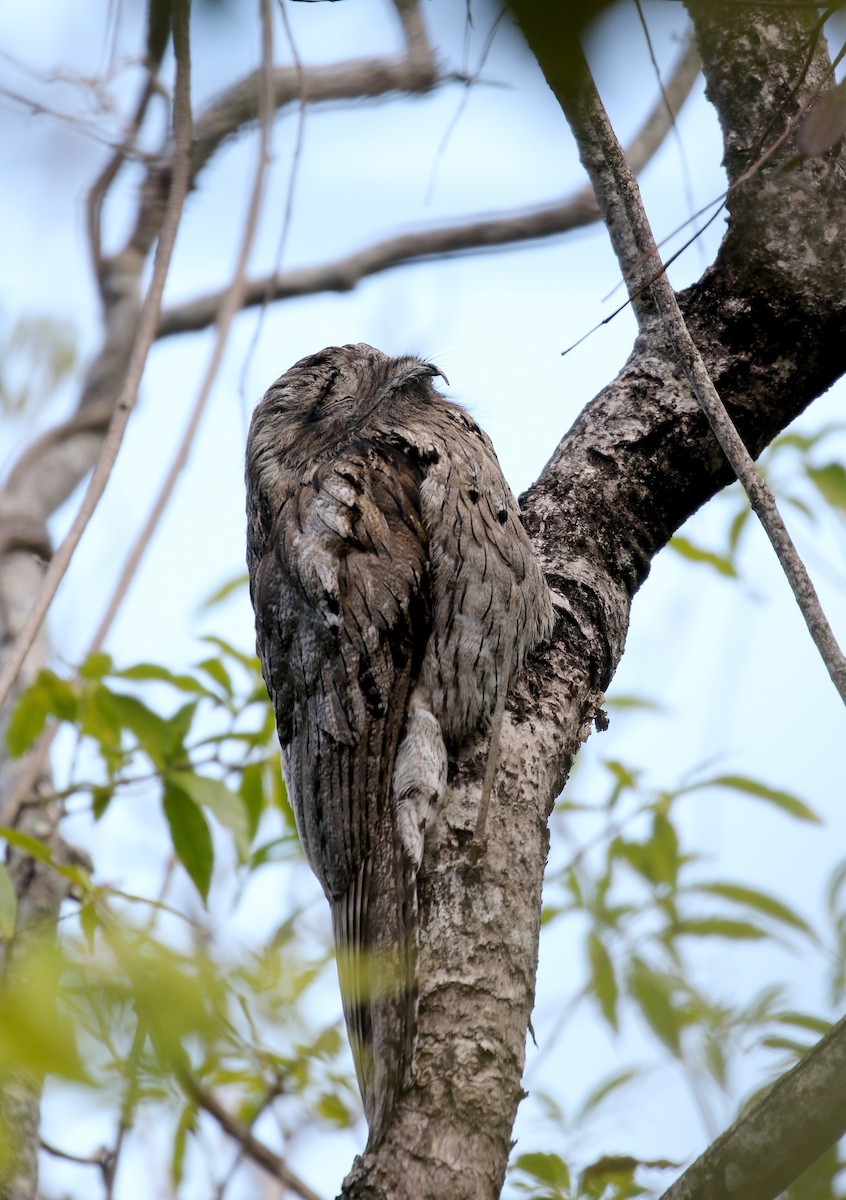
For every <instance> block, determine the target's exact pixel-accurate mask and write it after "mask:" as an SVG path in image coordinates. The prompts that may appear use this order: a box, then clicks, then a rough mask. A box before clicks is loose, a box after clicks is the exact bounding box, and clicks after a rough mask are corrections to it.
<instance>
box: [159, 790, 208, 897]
mask: <svg viewBox="0 0 846 1200" xmlns="http://www.w3.org/2000/svg"><path fill="white" fill-rule="evenodd" d="M162 803H163V806H164V814H165V817H166V818H167V823H168V825H169V826H170V836H171V840H172V842H173V849H174V850H175V852H176V856H177V858H178V859H179V861H180V862H181V863H182V865H183V866H184V868H185V870H186V871H187V872H188V875H189V876H190V878H191V881H192V883H193V884H194V886H195V887H196V889H197V891H198V892H199V893H200V895H201V896H202V898H203V903H205V902H206V900H207V899H208V894H209V887H210V885H211V877H212V870H213V868H214V847H213V845H212V838H211V833H210V831H209V826H208V822H207V821H206V818H205V817H204V816H203V813H202V810H201V809H200V808H199V807H198V805H197V804H195V803H194V801H193V800H192V799H191V797H190V796H189V795H188V793H187V792H185V791H183V790H182V788H180V787H177V786H176V785H175V784H174V783H173V782H171V781H168V782H166V784H165V790H164V797H163V800H162Z"/></svg>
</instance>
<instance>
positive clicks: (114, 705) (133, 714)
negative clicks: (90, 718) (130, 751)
mask: <svg viewBox="0 0 846 1200" xmlns="http://www.w3.org/2000/svg"><path fill="white" fill-rule="evenodd" d="M103 691H104V693H105V695H104V696H103V698H102V700H101V703H103V704H104V705H108V707H109V709H110V710H111V713H112V714H113V716H114V718H115V719H116V720H118V721H119V722H120V724H121V727H122V728H124V729H126V730H128V732H129V733H131V734H133V736H134V737H135V739H136V741H137V743H138V746H139V748H140V749H141V750H143V752H144V753H145V754H146V755H147V757H148V758H149V759H150V761H151V762H152V763H153V765H154V766H156V767H163V766H164V764H165V758H166V755H165V746H166V744H167V728H166V722H165V721H164V719H163V718H162V717H160V716H159V714H158V713H155V712H153V710H152V709H151V708H149V707H148V706H147V705H146V704H144V703H143V701H141V700H139V699H138V697H137V696H129V695H127V694H126V693H125V692H113V691H111V690H110V689H106V688H104V689H103Z"/></svg>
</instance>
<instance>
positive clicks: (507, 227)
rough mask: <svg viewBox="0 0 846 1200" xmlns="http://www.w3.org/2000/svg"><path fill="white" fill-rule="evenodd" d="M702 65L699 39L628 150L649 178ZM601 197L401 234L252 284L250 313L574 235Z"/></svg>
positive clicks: (171, 315)
mask: <svg viewBox="0 0 846 1200" xmlns="http://www.w3.org/2000/svg"><path fill="white" fill-rule="evenodd" d="M699 69H700V61H699V54H698V52H697V50H696V46H695V43H694V41H693V40H692V39H691V40H690V41H689V42H688V44H687V46H686V47H685V49H684V51H683V53H682V55H681V56H680V58H679V60H678V62H677V63H676V65H675V68H674V70H673V72H672V75H671V77H670V79H669V81H668V82H667V84H666V86H665V88H664V94H663V95H662V96H660V97H659V98H658V100H657V101H656V103H655V105H654V107H653V109H652V111H651V112H650V113H649V115H648V117H647V119H646V120H645V121H644V123H643V125H642V127H641V129H640V130H639V131H638V133H637V134H636V135H635V137H634V139H633V140H632V142H631V144H630V145H629V147H628V150H627V154H628V157H629V162H630V163H631V165H632V169H633V170H634V171H641V170H643V168H644V167H645V166H646V165H647V163H649V162H650V160H651V159H652V157H653V156H654V154H655V153H656V151H657V150H658V149H659V148H660V147H661V145H662V144H663V142H664V139H665V138H666V136H667V133H668V132H669V130H670V129H671V127H672V121H673V119H674V116H675V114H677V113H678V112H679V110H680V109H681V106H682V105H683V104H684V102H685V100H686V99H687V97H688V96H689V95H690V92H691V89H692V87H693V84H694V83H695V81H696V78H697V76H698V74H699ZM599 216H600V213H599V207H598V205H597V203H596V197H595V195H594V193H593V189H592V188H591V187H590V186H586V187H584V188H581V189H580V190H579V191H577V192H576V193H575V194H574V195H572V196H570V197H568V198H567V199H565V200H563V201H558V202H556V203H555V204H552V205H549V206H547V207H544V208H538V209H534V210H530V211H527V212H522V213H520V212H516V213H515V212H510V213H508V214H506V215H504V216H491V217H486V218H481V219H478V220H475V221H468V222H463V223H459V224H455V225H447V226H444V227H442V228H440V229H428V230H420V231H417V232H413V233H407V234H399V235H397V236H395V237H390V238H386V239H384V240H383V241H381V242H376V243H375V244H373V245H371V246H367V247H365V248H364V249H362V250H358V251H356V252H355V253H354V254H350V255H347V256H345V257H344V258H339V259H336V260H335V261H334V262H331V263H325V264H323V265H321V266H316V267H301V268H298V269H295V270H291V271H285V272H282V273H280V274H276V275H270V276H264V277H263V278H260V279H254V280H251V281H250V282H249V283H248V284H247V287H246V290H245V294H244V305H245V307H252V306H255V305H260V304H265V303H267V301H268V299H270V300H290V299H292V298H294V297H296V296H307V295H314V294H315V293H318V292H327V291H334V292H346V291H350V290H352V288H354V287H355V286H356V284H357V283H359V282H360V281H361V280H362V279H365V278H367V277H368V276H370V275H376V274H378V273H379V272H381V271H386V270H391V269H393V268H395V267H400V266H405V265H406V264H408V263H411V262H419V261H421V260H424V259H431V258H442V257H446V256H447V255H450V254H457V253H460V252H461V251H469V250H489V249H494V248H501V247H508V246H511V245H515V244H517V243H519V242H523V241H531V240H534V239H537V238H545V237H551V236H553V235H554V234H559V233H567V232H569V231H571V230H573V229H579V228H582V227H584V226H585V225H591V224H593V223H594V222H595V221H597V220H599ZM223 294H225V293H223V292H212V293H209V294H208V295H205V296H200V297H198V298H197V299H196V300H189V301H187V302H186V303H184V304H179V305H175V306H174V307H172V308H169V309H166V310H165V312H164V313H163V314H162V320H161V324H160V326H159V337H170V336H172V335H174V334H177V333H187V332H190V331H193V330H198V329H205V328H206V327H207V326H208V325H210V324H211V323H212V321H214V319H215V313H216V312H217V309H218V306H219V304H220V301H221V297H222V295H223Z"/></svg>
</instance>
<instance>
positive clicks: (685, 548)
mask: <svg viewBox="0 0 846 1200" xmlns="http://www.w3.org/2000/svg"><path fill="white" fill-rule="evenodd" d="M667 544H668V545H669V547H670V549H671V550H675V552H676V553H677V554H680V555H681V556H682V558H686V559H688V561H689V562H695V563H701V564H702V565H703V566H708V567H713V569H714V570H715V571H716V572H717V573H718V574H719V575H725V576H727V577H728V578H730V579H736V578H737V571H736V570H735V569H734V565H733V563H732V562H731V559H729V558H726V557H725V555H722V554H715V553H714V552H713V551H712V550H703V549H702V547H701V546H695V545H694V544H693V542H691V541H688V539H687V538H686V537H682V536H681V535H680V534H676V536H675V537H672V538H670V540H669V542H668V543H667Z"/></svg>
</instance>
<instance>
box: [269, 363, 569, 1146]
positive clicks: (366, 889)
mask: <svg viewBox="0 0 846 1200" xmlns="http://www.w3.org/2000/svg"><path fill="white" fill-rule="evenodd" d="M438 375H440V376H442V377H443V373H442V372H441V371H439V369H438V368H437V367H435V366H433V365H432V364H431V363H427V362H424V361H422V360H421V359H419V358H415V357H403V358H391V357H389V356H388V355H386V354H382V353H381V352H380V351H379V350H375V349H374V348H373V347H372V346H367V345H363V344H361V345H348V346H330V347H328V348H327V349H325V350H321V351H320V352H319V353H318V354H313V355H310V356H309V357H308V358H303V359H301V360H300V361H299V362H298V363H296V364H295V365H294V366H293V367H291V369H290V370H289V371H286V373H285V374H284V375H282V376H281V377H280V378H279V379H277V381H276V382H275V383H274V384H273V385H272V387H271V388H270V389H269V390H268V392H267V394H266V395H265V396H264V398H263V399H262V401H261V402H260V404H259V405H258V407H257V408H256V410H255V413H254V415H253V419H252V425H251V427H250V434H249V441H248V447H247V468H246V479H247V561H248V566H249V573H250V594H251V597H252V601H253V607H254V609H255V615H256V637H257V648H258V655H259V658H260V659H261V665H262V672H263V674H264V679H265V682H266V684H267V688H268V691H269V693H270V697H271V700H272V702H273V706H274V709H275V711H276V720H277V726H278V730H279V740H280V742H281V744H282V762H283V768H284V774H285V779H286V782H287V786H288V791H289V795H290V798H291V802H292V805H293V808H294V813H295V815H296V820H297V827H298V830H299V834H300V838H301V840H302V844H303V849H304V851H305V856H306V858H307V859H308V862H309V864H310V865H311V868H312V870H313V871H314V873H315V874H316V875H317V878H318V879H319V880H320V883H321V885H322V887H323V890H324V892H325V893H326V896H327V898H328V900H329V903H330V905H331V908H332V917H333V924H334V933H335V945H336V950H337V955H338V970H339V977H340V982H341V991H342V996H343V1003H344V1013H345V1016H346V1021H347V1029H348V1032H349V1035H350V1041H351V1043H352V1049H353V1056H354V1059H355V1065H356V1072H357V1075H358V1081H359V1086H360V1088H361V1093H362V1097H363V1100H364V1109H365V1113H366V1115H367V1121H368V1125H369V1127H370V1138H369V1145H371V1146H372V1145H374V1144H376V1143H378V1141H379V1140H380V1139H381V1137H382V1135H383V1134H384V1131H385V1128H386V1125H387V1122H388V1120H389V1118H390V1114H391V1112H392V1110H393V1107H394V1104H395V1101H396V1098H397V1095H398V1093H399V1092H400V1091H401V1090H402V1088H403V1087H404V1086H406V1085H407V1084H408V1082H409V1081H410V1077H411V1070H412V1059H413V1052H414V1038H415V1015H416V985H415V972H416V952H417V890H416V878H417V872H418V869H419V867H420V864H421V861H422V858H423V853H424V839H425V833H426V826H427V823H428V821H429V820H430V817H431V815H432V813H433V811H434V809H435V808H436V807H437V805H438V803H439V801H440V800H442V799H443V796H444V793H445V789H446V780H447V762H448V754H449V751H450V749H451V748H454V747H456V746H457V745H459V744H460V743H461V742H462V740H463V739H465V738H467V737H468V736H469V735H470V734H472V733H473V732H474V731H476V730H478V729H479V728H481V727H483V726H484V725H485V724H486V723H487V722H488V721H489V718H490V715H491V713H492V711H493V709H494V706H495V704H496V702H497V697H498V696H499V694H500V692H501V691H502V690H503V689H504V688H507V687H508V683H509V681H510V680H512V679H513V678H514V677H515V675H516V674H517V672H518V671H519V670H520V667H521V665H522V662H523V659H524V657H525V655H526V653H527V652H528V651H529V650H531V649H532V647H534V646H535V645H537V643H538V642H539V641H541V640H542V639H543V638H545V637H546V636H547V635H548V634H549V631H550V628H551V625H552V605H551V601H550V596H549V592H548V590H547V587H546V584H545V582H544V579H543V576H542V574H541V570H540V567H539V565H538V563H537V561H536V559H535V557H534V555H533V553H532V549H531V546H530V544H529V540H528V538H527V536H526V533H525V530H524V529H523V526H522V524H521V521H520V512H519V509H518V507H517V503H516V501H515V500H514V497H513V496H512V494H511V492H510V490H509V488H508V485H507V484H506V482H505V479H504V478H503V475H502V471H501V469H500V466H499V463H498V462H497V458H496V455H495V453H494V449H493V446H492V444H491V441H490V439H489V438H488V436H487V435H486V434H485V433H483V432H482V430H481V429H480V428H479V427H478V425H477V424H476V423H475V421H473V420H472V418H471V417H470V416H468V414H467V413H466V412H465V411H464V410H463V409H462V408H461V407H459V405H457V404H454V403H453V402H451V401H450V400H447V399H445V398H444V397H443V396H441V395H440V394H439V393H438V392H436V391H435V389H434V387H433V385H432V380H433V377H435V376H438ZM506 657H507V658H509V659H510V661H505V659H506Z"/></svg>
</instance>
